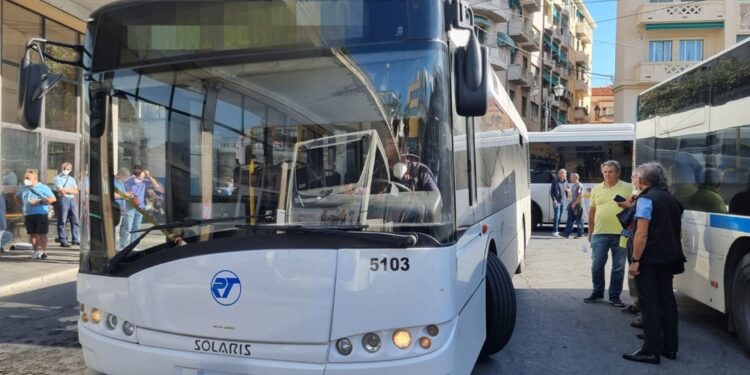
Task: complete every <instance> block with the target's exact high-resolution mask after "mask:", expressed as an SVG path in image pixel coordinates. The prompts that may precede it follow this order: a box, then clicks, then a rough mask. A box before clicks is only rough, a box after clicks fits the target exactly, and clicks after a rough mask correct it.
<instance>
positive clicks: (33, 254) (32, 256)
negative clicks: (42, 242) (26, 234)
mask: <svg viewBox="0 0 750 375" xmlns="http://www.w3.org/2000/svg"><path fill="white" fill-rule="evenodd" d="M39 255H40V254H39V252H38V251H36V250H34V252H33V253H31V256H30V257H29V259H39Z"/></svg>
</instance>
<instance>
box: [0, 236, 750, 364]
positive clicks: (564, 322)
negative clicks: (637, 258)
mask: <svg viewBox="0 0 750 375" xmlns="http://www.w3.org/2000/svg"><path fill="white" fill-rule="evenodd" d="M581 241H583V240H566V239H556V238H552V237H550V236H549V235H548V234H546V233H537V234H535V235H534V237H533V238H532V241H531V243H530V246H529V248H528V252H527V260H526V269H525V271H524V273H523V274H521V275H515V276H514V283H515V285H516V288H517V298H518V320H517V324H516V330H515V333H514V335H513V338H512V339H511V340H510V342H509V344H508V346H507V347H506V348H505V349H504V350H503V351H501V352H500V353H498V354H496V355H494V356H492V357H490V358H485V359H480V360H479V361H478V362H477V365H476V367H475V369H474V371H473V373H472V374H473V375H489V374H599V373H605V374H607V375H614V374H634V373H637V374H657V373H658V374H664V373H669V374H701V375H704V374H712V375H714V374H747V373H748V371H750V370H748V369H749V368H750V358H749V357H747V356H745V354H744V352H743V351H742V348H741V347H740V344H739V342H738V340H737V339H736V337H734V336H733V335H732V334H730V333H728V332H727V331H726V330H725V326H726V321H725V319H724V317H723V315H722V314H720V313H718V312H716V311H714V310H712V309H710V308H708V307H705V306H702V305H700V304H698V303H697V302H695V301H692V300H690V299H688V298H686V297H684V296H679V295H678V303H679V309H680V351H679V353H678V359H677V360H676V361H669V360H666V359H663V360H662V363H661V365H658V366H654V365H647V364H638V363H631V362H627V361H625V360H623V359H622V358H621V357H622V354H623V353H625V352H629V351H634V350H636V349H637V348H638V347H639V345H640V341H639V340H637V339H636V338H635V333H636V332H637V330H635V329H633V328H631V327H630V326H629V325H628V324H629V322H630V321H631V320H632V319H633V316H632V315H626V314H623V313H621V312H620V309H619V308H615V307H612V306H611V305H609V304H608V303H598V304H584V303H583V302H582V299H583V297H585V296H587V295H588V294H589V293H590V283H591V281H590V276H589V275H590V271H589V267H590V264H591V263H590V262H591V260H590V253H583V252H581V250H580V244H581V243H582V242H581ZM608 267H609V264H608V265H607V268H608ZM607 280H608V281H609V276H607ZM623 299H624V300H625V301H626V302H627V301H629V298H628V296H627V292H625V293H624V295H623ZM77 309H78V307H77V305H76V302H75V285H74V284H73V283H68V284H62V285H58V286H54V287H49V288H45V289H41V290H38V291H35V292H29V293H24V294H19V295H15V296H10V297H4V298H0V374H1V375H11V374H12V375H19V374H50V375H52V374H55V375H58V374H87V375H88V374H90V372H88V371H87V370H86V369H85V366H84V364H83V357H82V355H81V349H80V345H79V344H78V339H77V333H76V319H77V318H78V310H77Z"/></svg>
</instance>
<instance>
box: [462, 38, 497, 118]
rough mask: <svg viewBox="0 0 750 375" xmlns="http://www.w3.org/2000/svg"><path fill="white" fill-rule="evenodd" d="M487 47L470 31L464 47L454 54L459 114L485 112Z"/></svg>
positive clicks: (473, 114) (478, 114)
mask: <svg viewBox="0 0 750 375" xmlns="http://www.w3.org/2000/svg"><path fill="white" fill-rule="evenodd" d="M487 54H488V52H487V48H486V47H481V46H480V45H479V41H477V38H476V37H475V36H474V33H471V36H470V37H469V41H468V43H467V45H466V47H459V48H458V49H456V54H455V75H456V77H455V78H456V84H455V86H454V87H455V95H456V112H457V113H458V114H459V115H461V116H467V117H468V116H484V114H485V113H487V79H488V76H489V74H488V71H487V70H488V68H487Z"/></svg>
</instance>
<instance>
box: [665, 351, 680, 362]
mask: <svg viewBox="0 0 750 375" xmlns="http://www.w3.org/2000/svg"><path fill="white" fill-rule="evenodd" d="M661 356H662V357H664V358H666V359H671V360H673V361H674V360H675V359H677V352H676V351H674V350H664V351H662V352H661Z"/></svg>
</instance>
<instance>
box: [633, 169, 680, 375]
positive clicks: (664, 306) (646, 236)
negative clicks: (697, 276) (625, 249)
mask: <svg viewBox="0 0 750 375" xmlns="http://www.w3.org/2000/svg"><path fill="white" fill-rule="evenodd" d="M635 174H636V178H635V179H634V181H633V183H634V184H635V185H636V188H639V189H640V190H641V191H642V192H641V195H639V196H638V199H637V200H636V203H635V207H636V213H635V219H636V230H635V236H634V240H633V258H632V262H631V264H630V270H629V272H630V274H631V275H632V276H634V277H635V281H636V284H637V285H638V294H639V296H638V297H639V302H640V305H641V311H642V313H643V322H644V331H643V339H644V343H643V347H642V348H641V349H640V350H638V351H636V352H635V353H632V354H623V358H625V359H627V360H630V361H636V362H645V363H654V364H658V363H659V360H660V356H663V357H665V358H668V359H676V358H677V302H676V301H675V297H674V291H673V289H672V278H673V276H674V275H675V274H678V273H682V272H684V271H685V264H684V263H685V255H684V254H683V253H682V244H681V242H680V233H681V231H682V225H681V222H680V220H681V217H682V212H683V207H682V205H681V204H680V202H679V201H678V200H677V199H676V198H675V197H673V196H672V194H670V193H669V192H668V191H667V178H666V173H665V171H664V167H662V166H661V165H660V164H658V163H646V164H643V165H641V166H640V167H638V169H637V170H636V173H635Z"/></svg>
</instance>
